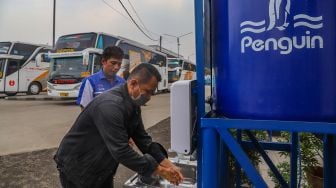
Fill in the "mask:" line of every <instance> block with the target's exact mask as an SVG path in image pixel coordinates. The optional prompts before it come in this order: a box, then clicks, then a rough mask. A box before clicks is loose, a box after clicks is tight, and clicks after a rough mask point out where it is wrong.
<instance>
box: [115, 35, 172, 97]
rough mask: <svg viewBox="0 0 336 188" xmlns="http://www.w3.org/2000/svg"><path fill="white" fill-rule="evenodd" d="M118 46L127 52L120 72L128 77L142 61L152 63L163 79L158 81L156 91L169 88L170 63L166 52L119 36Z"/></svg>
mask: <svg viewBox="0 0 336 188" xmlns="http://www.w3.org/2000/svg"><path fill="white" fill-rule="evenodd" d="M119 38H120V41H118V43H117V46H119V47H120V48H121V49H122V50H123V51H124V53H125V55H124V59H123V63H122V68H121V69H120V70H119V72H118V74H119V75H120V76H122V77H124V78H127V76H128V74H129V72H130V71H132V69H133V68H134V67H135V66H137V65H138V64H140V63H150V64H152V65H154V67H155V68H156V69H157V70H158V71H159V72H160V74H161V77H162V80H161V82H159V83H158V88H157V90H156V92H164V91H167V90H168V64H167V56H166V55H165V54H164V53H161V52H158V51H155V50H153V49H152V48H151V47H148V46H146V45H143V44H140V43H138V42H136V41H132V40H129V39H126V38H123V37H119Z"/></svg>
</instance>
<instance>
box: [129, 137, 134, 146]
mask: <svg viewBox="0 0 336 188" xmlns="http://www.w3.org/2000/svg"><path fill="white" fill-rule="evenodd" d="M128 145H129V146H131V147H132V148H133V147H134V146H135V142H134V141H133V139H132V138H130V139H129V140H128Z"/></svg>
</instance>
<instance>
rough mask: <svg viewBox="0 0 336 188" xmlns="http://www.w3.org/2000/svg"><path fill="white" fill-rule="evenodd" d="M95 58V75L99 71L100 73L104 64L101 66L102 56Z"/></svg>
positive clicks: (95, 56)
mask: <svg viewBox="0 0 336 188" xmlns="http://www.w3.org/2000/svg"><path fill="white" fill-rule="evenodd" d="M93 57H94V62H93V73H96V72H98V71H100V69H101V68H102V64H101V56H100V55H97V54H95V55H93Z"/></svg>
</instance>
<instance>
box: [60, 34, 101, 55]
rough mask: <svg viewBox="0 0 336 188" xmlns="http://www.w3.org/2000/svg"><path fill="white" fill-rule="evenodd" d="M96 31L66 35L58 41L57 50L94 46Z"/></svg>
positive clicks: (77, 49)
mask: <svg viewBox="0 0 336 188" xmlns="http://www.w3.org/2000/svg"><path fill="white" fill-rule="evenodd" d="M96 38H97V34H96V33H83V34H73V35H65V36H62V37H60V38H59V39H58V40H57V42H56V52H63V51H64V50H67V49H68V50H69V49H71V50H72V51H81V50H83V49H86V48H94V47H95V44H96Z"/></svg>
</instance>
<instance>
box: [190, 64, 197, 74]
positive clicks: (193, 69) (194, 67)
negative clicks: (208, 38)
mask: <svg viewBox="0 0 336 188" xmlns="http://www.w3.org/2000/svg"><path fill="white" fill-rule="evenodd" d="M190 65H191V71H193V72H196V65H194V64H190Z"/></svg>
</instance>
